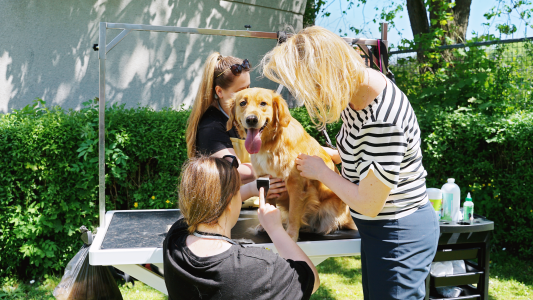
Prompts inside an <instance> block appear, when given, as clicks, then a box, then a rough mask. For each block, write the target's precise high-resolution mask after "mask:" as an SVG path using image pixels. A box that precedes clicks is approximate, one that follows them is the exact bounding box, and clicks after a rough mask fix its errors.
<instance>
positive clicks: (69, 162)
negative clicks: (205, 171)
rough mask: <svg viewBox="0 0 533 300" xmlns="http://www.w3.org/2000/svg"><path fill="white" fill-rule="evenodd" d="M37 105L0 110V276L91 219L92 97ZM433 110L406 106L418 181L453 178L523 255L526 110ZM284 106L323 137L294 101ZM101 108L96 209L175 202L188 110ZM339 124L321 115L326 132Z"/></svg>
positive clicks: (532, 171) (22, 272)
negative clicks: (102, 199) (101, 189)
mask: <svg viewBox="0 0 533 300" xmlns="http://www.w3.org/2000/svg"><path fill="white" fill-rule="evenodd" d="M38 104H39V105H38ZM43 105H44V102H42V101H38V102H36V104H35V105H34V106H28V107H26V108H24V109H23V110H20V111H14V112H13V113H11V114H5V115H2V116H0V151H1V153H2V154H3V155H2V157H1V158H0V169H1V170H2V172H0V207H1V208H2V212H1V213H0V278H7V277H8V276H14V275H15V276H18V277H20V278H28V277H33V278H35V277H34V276H40V275H43V274H46V273H50V272H51V271H55V272H58V273H59V272H62V269H63V268H64V266H65V265H66V263H67V262H68V260H69V259H70V258H71V257H72V256H73V255H74V253H75V252H77V251H78V249H79V247H80V246H81V241H80V239H79V237H78V236H79V233H78V231H77V228H79V227H80V226H81V225H86V226H88V227H90V228H91V229H94V228H95V227H96V226H97V224H98V207H97V203H98V201H97V200H98V195H97V192H98V187H97V185H98V178H97V171H98V168H97V149H98V148H97V128H98V127H97V124H98V114H97V102H88V103H85V105H86V106H85V107H84V108H83V109H82V110H81V111H64V110H61V109H60V108H54V109H47V108H45V107H42V106H43ZM435 111H436V112H435V113H430V112H425V113H420V114H419V115H418V120H419V123H420V125H421V128H422V135H423V151H424V166H425V167H426V169H427V171H428V187H441V185H442V184H443V183H444V182H445V180H446V178H448V177H454V178H456V180H457V183H458V184H459V186H460V187H461V190H462V195H463V196H465V195H466V192H467V191H471V192H472V197H473V199H474V203H475V208H476V212H477V213H480V214H484V215H486V216H487V217H489V218H490V219H492V220H494V221H495V223H496V226H495V227H496V229H495V237H494V241H495V242H496V243H497V244H498V246H499V247H506V248H507V249H509V250H511V251H513V252H515V253H519V254H520V255H521V256H523V257H526V258H532V257H533V249H532V245H533V230H532V228H533V211H532V210H533V207H532V204H531V202H530V201H528V199H529V193H528V189H529V187H530V183H531V182H533V157H532V154H531V153H532V151H531V149H532V148H533V117H532V114H531V113H527V114H526V113H516V114H514V115H511V116H507V117H496V116H486V115H483V114H480V113H473V112H468V111H446V110H443V111H438V110H435ZM437 111H438V112H437ZM291 112H292V114H293V116H294V117H295V118H296V119H298V120H299V121H300V122H301V123H302V125H303V126H304V127H305V129H306V130H307V131H308V132H309V133H310V134H311V135H312V136H314V137H315V138H317V139H318V140H319V142H321V143H322V144H324V138H323V137H322V136H321V135H320V134H319V133H318V132H317V131H316V130H315V129H314V126H313V123H312V122H311V120H310V119H309V117H308V115H307V112H306V111H305V109H304V108H297V109H292V110H291ZM106 116H107V117H106V127H107V132H106V161H107V167H106V173H107V177H106V209H107V210H113V209H147V208H170V207H175V206H176V193H175V190H176V187H177V184H178V177H179V173H180V168H181V165H182V164H183V162H184V161H185V159H186V147H185V139H184V135H185V126H186V120H187V118H188V116H189V112H188V111H186V110H180V111H174V110H169V109H164V110H162V111H157V112H156V111H153V110H151V109H149V108H136V109H125V108H124V107H121V106H113V107H109V108H107V109H106ZM340 126H341V123H340V122H337V123H334V124H330V125H328V132H329V135H330V137H331V138H332V139H334V137H335V135H336V134H337V132H338V130H339V129H340Z"/></svg>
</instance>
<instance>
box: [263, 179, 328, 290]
mask: <svg viewBox="0 0 533 300" xmlns="http://www.w3.org/2000/svg"><path fill="white" fill-rule="evenodd" d="M257 217H258V218H259V222H260V223H261V225H263V228H264V229H265V230H266V232H267V233H268V236H269V237H270V239H271V240H272V242H273V243H274V246H276V250H277V251H278V253H279V255H280V256H281V257H283V258H284V259H292V260H293V261H305V262H306V263H307V264H308V265H309V267H310V268H311V270H312V271H313V275H314V276H315V284H314V286H313V293H314V292H315V291H316V290H317V289H318V287H319V286H320V278H319V277H318V271H317V270H316V267H315V265H314V264H313V262H311V260H310V259H309V257H308V256H307V254H305V252H303V251H302V249H301V248H300V247H299V246H298V245H297V244H296V243H295V242H294V241H293V240H292V239H291V237H290V236H289V234H288V233H287V232H286V231H285V229H284V228H283V225H282V223H281V213H280V211H279V209H277V208H276V207H275V206H273V205H270V204H268V203H265V197H264V191H263V188H261V191H260V192H259V209H258V210H257Z"/></svg>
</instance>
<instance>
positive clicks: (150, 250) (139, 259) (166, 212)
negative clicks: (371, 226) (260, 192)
mask: <svg viewBox="0 0 533 300" xmlns="http://www.w3.org/2000/svg"><path fill="white" fill-rule="evenodd" d="M179 216H180V211H179V209H157V210H122V211H121V210H118V211H108V212H107V213H106V218H105V220H106V224H105V227H104V228H103V229H101V228H100V229H99V231H98V232H97V234H96V237H95V239H94V242H93V243H92V245H91V248H90V250H89V263H90V264H91V265H97V266H114V267H115V268H117V269H119V270H121V271H123V272H125V273H127V274H129V275H130V276H133V277H135V278H136V279H137V280H140V281H142V282H144V283H146V284H147V285H149V286H152V287H153V288H155V289H157V290H159V291H161V292H163V293H165V294H167V295H168V292H167V289H166V286H165V281H164V278H163V277H161V276H160V275H158V274H156V273H154V272H152V271H150V270H148V269H146V268H144V267H142V266H140V265H141V264H153V265H156V266H157V267H159V268H160V269H161V270H163V241H164V240H165V236H166V233H167V231H168V230H169V229H170V226H171V225H172V224H174V222H176V220H178V218H179ZM258 224H259V220H258V219H257V211H256V210H255V209H254V210H242V211H241V214H240V217H239V221H238V222H237V224H236V225H235V227H234V228H233V230H232V232H231V237H232V239H234V240H237V241H239V242H241V243H245V246H246V247H265V248H268V249H271V250H272V251H274V252H276V247H275V246H274V244H273V243H272V241H271V240H270V238H269V237H268V235H267V234H266V233H258V234H254V233H253V232H252V231H251V230H249V229H253V228H255V227H256V226H257V225H258ZM298 245H299V246H300V248H302V250H303V251H304V252H305V253H306V254H307V255H308V256H309V258H310V259H311V261H312V262H313V263H314V264H315V265H318V264H319V263H321V262H323V261H324V260H325V259H327V258H329V257H336V256H353V255H356V254H359V253H360V252H361V239H360V237H359V232H358V231H355V230H339V231H336V232H334V233H331V234H328V235H325V236H323V235H318V234H313V233H305V232H300V239H299V242H298Z"/></svg>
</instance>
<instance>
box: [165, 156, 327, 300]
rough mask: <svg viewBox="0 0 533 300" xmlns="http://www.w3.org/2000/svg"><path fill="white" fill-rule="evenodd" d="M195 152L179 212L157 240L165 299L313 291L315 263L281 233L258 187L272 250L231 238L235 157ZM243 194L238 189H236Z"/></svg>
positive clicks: (235, 212) (298, 295)
mask: <svg viewBox="0 0 533 300" xmlns="http://www.w3.org/2000/svg"><path fill="white" fill-rule="evenodd" d="M229 158H230V159H229V160H227V159H226V158H215V157H205V156H201V157H198V158H193V159H191V160H190V161H189V162H188V163H187V164H186V165H185V166H184V168H183V173H182V177H181V184H180V188H179V205H180V209H181V213H182V215H183V218H181V219H179V220H178V221H177V222H176V223H175V224H174V225H173V226H172V228H171V229H170V230H169V232H168V234H167V237H166V239H165V242H164V244H163V251H164V252H163V257H164V270H165V283H166V286H167V289H168V295H169V299H171V300H177V299H309V297H310V296H311V294H312V293H314V292H315V291H316V289H318V286H319V280H318V274H317V271H316V268H315V266H314V265H313V264H312V263H311V261H310V260H309V258H308V257H307V255H306V254H305V253H304V252H303V251H302V250H301V249H300V247H298V245H297V244H296V243H295V242H294V241H293V240H292V239H291V238H290V237H289V235H288V234H287V233H286V231H285V230H284V228H283V226H282V224H281V216H280V212H279V210H278V209H277V208H276V207H274V206H272V205H270V204H267V203H265V198H264V191H263V189H262V188H261V190H260V191H259V198H260V208H259V210H258V212H257V214H258V218H259V222H260V223H261V225H262V226H263V228H264V229H265V230H266V232H267V233H268V235H269V236H270V238H271V240H272V242H273V243H274V245H275V246H276V249H277V251H278V253H279V255H278V254H275V253H273V252H272V251H270V250H266V249H264V248H259V247H243V246H241V245H239V244H237V243H236V242H234V241H233V240H231V229H232V228H233V226H235V224H236V223H237V220H238V219H239V214H240V210H241V203H242V201H241V196H242V197H250V196H254V195H244V194H243V195H241V192H240V182H241V180H240V175H239V172H238V170H237V168H238V160H237V159H236V158H235V157H234V156H231V157H229ZM243 193H245V192H244V191H243Z"/></svg>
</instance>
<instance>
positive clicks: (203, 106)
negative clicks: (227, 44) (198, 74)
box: [185, 52, 242, 158]
mask: <svg viewBox="0 0 533 300" xmlns="http://www.w3.org/2000/svg"><path fill="white" fill-rule="evenodd" d="M234 64H242V59H239V58H236V57H233V56H222V55H220V53H218V52H214V53H212V54H211V55H209V57H208V58H207V60H206V62H205V64H204V72H203V74H202V81H201V82H200V87H199V88H198V93H197V94H196V98H195V99H194V104H193V106H192V110H191V115H190V116H189V120H188V121H187V130H186V131H185V136H186V138H187V156H188V157H189V158H191V157H194V156H196V155H197V153H196V133H197V131H198V123H200V119H201V118H202V116H203V115H204V113H205V111H206V110H207V109H208V108H209V106H211V104H213V102H214V101H215V98H214V94H215V86H220V87H221V88H223V89H226V88H228V87H229V86H230V85H231V83H232V82H233V80H234V79H235V75H233V73H231V72H229V71H228V68H229V67H230V66H231V65H234Z"/></svg>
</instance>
